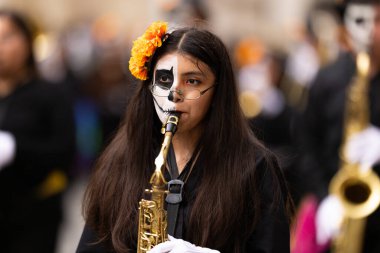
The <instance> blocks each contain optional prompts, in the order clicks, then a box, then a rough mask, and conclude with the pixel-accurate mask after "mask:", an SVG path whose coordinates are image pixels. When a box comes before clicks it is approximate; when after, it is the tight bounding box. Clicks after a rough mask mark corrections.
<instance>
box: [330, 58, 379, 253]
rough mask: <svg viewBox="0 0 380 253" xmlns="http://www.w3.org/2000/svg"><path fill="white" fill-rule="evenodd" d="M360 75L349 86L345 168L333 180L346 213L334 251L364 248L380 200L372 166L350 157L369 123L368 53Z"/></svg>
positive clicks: (332, 189)
mask: <svg viewBox="0 0 380 253" xmlns="http://www.w3.org/2000/svg"><path fill="white" fill-rule="evenodd" d="M356 67H357V75H356V76H355V79H354V80H353V82H352V84H351V86H350V87H349V89H348V93H347V100H346V108H345V115H344V117H345V118H344V127H345V128H344V135H343V145H342V147H341V168H340V169H339V171H338V172H337V174H336V175H335V176H334V177H333V179H332V181H331V183H330V189H329V190H330V193H332V194H334V195H335V196H337V197H338V199H339V200H340V202H341V204H342V206H343V210H344V217H343V222H342V225H341V230H340V234H339V235H338V236H337V238H335V240H334V242H333V252H334V253H359V252H361V250H362V241H363V231H364V227H365V223H366V217H367V216H368V215H370V214H371V213H372V212H374V211H375V210H376V208H377V207H378V206H379V204H380V180H379V178H378V176H377V175H376V173H374V172H373V170H372V169H371V168H368V169H367V170H365V171H363V170H361V169H360V166H361V165H360V164H353V163H350V162H349V161H348V159H347V158H346V154H345V152H346V148H347V141H348V139H349V138H350V137H352V135H354V134H355V133H358V132H360V131H362V130H363V129H364V128H366V127H367V126H368V124H369V104H368V84H369V81H368V76H369V69H370V59H369V56H368V54H366V53H358V55H357V57H356Z"/></svg>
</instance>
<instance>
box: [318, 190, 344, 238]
mask: <svg viewBox="0 0 380 253" xmlns="http://www.w3.org/2000/svg"><path fill="white" fill-rule="evenodd" d="M342 221H343V207H342V204H341V203H340V202H339V199H338V198H337V197H336V196H333V195H329V196H327V197H326V198H324V199H323V200H322V202H321V204H320V205H319V207H318V210H317V214H316V230H317V244H318V245H325V244H326V243H327V242H328V241H329V240H331V239H332V238H334V237H335V236H337V235H338V233H339V231H340V226H341V223H342Z"/></svg>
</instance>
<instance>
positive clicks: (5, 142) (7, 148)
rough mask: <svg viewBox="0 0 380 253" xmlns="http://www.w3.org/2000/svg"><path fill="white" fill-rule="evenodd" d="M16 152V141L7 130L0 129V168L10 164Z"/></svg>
mask: <svg viewBox="0 0 380 253" xmlns="http://www.w3.org/2000/svg"><path fill="white" fill-rule="evenodd" d="M15 153H16V141H15V138H14V137H13V135H12V134H11V133H9V132H5V131H0V170H1V169H2V168H3V167H5V166H7V165H8V164H10V163H11V162H12V161H13V158H14V156H15Z"/></svg>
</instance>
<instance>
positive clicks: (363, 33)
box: [344, 3, 375, 52]
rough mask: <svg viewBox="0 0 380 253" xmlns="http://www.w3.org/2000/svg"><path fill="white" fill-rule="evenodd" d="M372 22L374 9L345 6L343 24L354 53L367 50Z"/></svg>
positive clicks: (356, 5)
mask: <svg viewBox="0 0 380 253" xmlns="http://www.w3.org/2000/svg"><path fill="white" fill-rule="evenodd" d="M374 20H375V9H374V7H373V6H372V5H369V4H359V3H353V4H349V5H348V6H347V10H346V14H345V17H344V23H345V26H346V28H347V31H348V35H349V38H350V40H351V43H352V46H353V49H354V50H355V51H356V52H359V51H368V50H369V47H370V46H371V36H372V32H373V29H374Z"/></svg>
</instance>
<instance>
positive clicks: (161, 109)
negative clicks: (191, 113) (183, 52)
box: [153, 55, 178, 123]
mask: <svg viewBox="0 0 380 253" xmlns="http://www.w3.org/2000/svg"><path fill="white" fill-rule="evenodd" d="M153 84H160V85H162V86H165V87H167V88H169V89H176V87H177V86H178V57H177V56H176V55H168V56H167V57H163V58H162V59H160V60H159V61H158V62H157V64H156V68H155V69H154V76H153ZM153 97H154V99H155V101H154V106H155V108H156V112H157V115H158V117H159V118H160V120H161V122H162V123H165V122H166V120H167V118H168V115H169V112H170V111H175V110H176V104H175V103H174V102H173V101H170V100H169V99H168V98H167V97H159V96H155V95H153Z"/></svg>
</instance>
